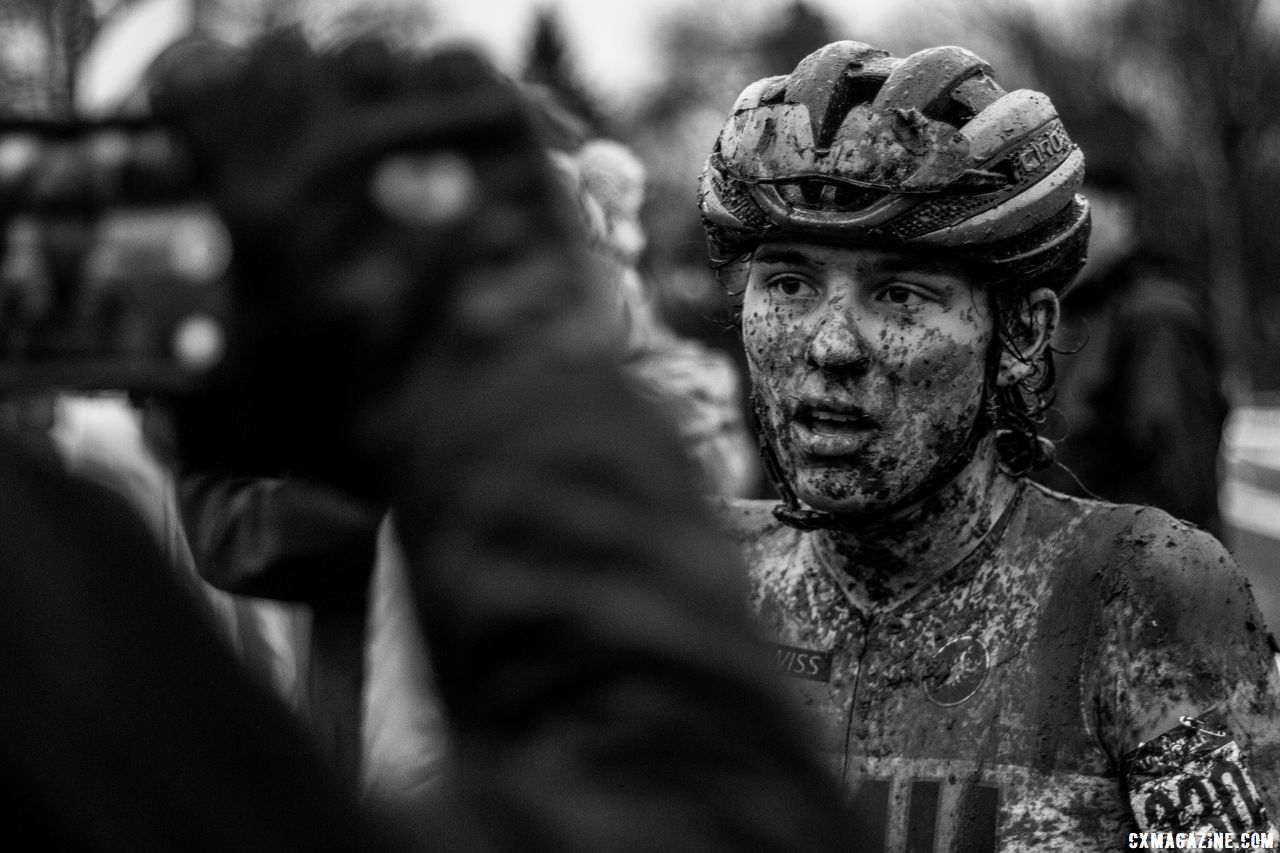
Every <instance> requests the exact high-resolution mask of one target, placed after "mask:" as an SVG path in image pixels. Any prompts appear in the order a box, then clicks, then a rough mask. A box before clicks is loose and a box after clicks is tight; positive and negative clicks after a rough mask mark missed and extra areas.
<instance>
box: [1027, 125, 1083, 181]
mask: <svg viewBox="0 0 1280 853" xmlns="http://www.w3.org/2000/svg"><path fill="white" fill-rule="evenodd" d="M1073 147H1074V146H1073V145H1072V142H1071V137H1069V136H1067V131H1066V128H1064V127H1063V126H1062V122H1060V121H1055V122H1053V123H1052V124H1050V125H1049V126H1048V128H1046V129H1045V131H1044V132H1043V133H1042V134H1040V135H1039V136H1037V137H1036V138H1034V139H1032V140H1031V141H1030V142H1028V143H1027V144H1026V146H1025V147H1024V148H1023V149H1022V150H1021V151H1019V152H1018V153H1017V154H1016V155H1015V156H1014V163H1015V165H1016V169H1017V179H1018V182H1019V183H1021V182H1022V181H1024V180H1026V179H1027V178H1028V177H1029V176H1031V175H1034V174H1037V173H1039V172H1040V171H1042V170H1043V169H1045V167H1046V166H1048V165H1050V164H1052V165H1055V166H1056V165H1057V164H1058V163H1059V162H1060V161H1061V160H1062V158H1063V157H1065V156H1066V155H1067V154H1069V153H1070V152H1071V149H1072V148H1073Z"/></svg>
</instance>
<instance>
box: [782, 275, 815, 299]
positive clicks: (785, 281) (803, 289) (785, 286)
mask: <svg viewBox="0 0 1280 853" xmlns="http://www.w3.org/2000/svg"><path fill="white" fill-rule="evenodd" d="M773 287H774V289H775V290H777V291H778V292H779V293H781V294H782V295H783V296H803V295H804V294H806V293H808V292H809V285H807V284H805V283H804V282H803V281H801V280H800V279H798V278H793V277H791V276H784V277H781V278H776V279H774V280H773Z"/></svg>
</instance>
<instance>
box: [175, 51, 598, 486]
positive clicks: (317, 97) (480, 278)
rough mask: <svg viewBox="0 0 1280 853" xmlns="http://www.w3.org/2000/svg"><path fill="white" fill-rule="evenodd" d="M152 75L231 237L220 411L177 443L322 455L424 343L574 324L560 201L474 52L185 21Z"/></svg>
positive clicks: (539, 153) (233, 451)
mask: <svg viewBox="0 0 1280 853" xmlns="http://www.w3.org/2000/svg"><path fill="white" fill-rule="evenodd" d="M153 78H154V81H153V87H152V103H153V108H154V112H155V114H156V115H157V116H158V117H159V118H160V119H161V120H163V121H167V122H168V123H170V124H171V125H172V126H173V127H174V128H175V129H177V130H178V132H179V133H180V134H181V135H182V136H183V137H184V138H185V140H186V142H187V145H188V147H189V149H190V152H191V157H192V166H193V169H194V172H195V175H196V178H197V180H198V181H200V182H201V183H202V184H203V185H204V186H205V187H206V188H207V191H208V193H209V195H210V197H211V198H212V200H213V202H214V204H215V205H216V207H217V209H218V211H219V213H220V214H221V216H222V218H223V220H224V221H225V223H226V226H227V228H228V230H229V232H230V234H231V237H232V242H233V245H234V247H235V248H234V262H233V264H234V266H233V273H234V280H235V282H236V292H235V297H236V298H235V301H236V306H237V311H238V316H237V317H236V319H235V322H234V329H233V337H232V340H231V345H230V349H229V352H228V359H227V361H226V363H225V365H224V369H223V374H224V375H223V383H222V384H223V386H224V391H223V396H222V398H221V399H220V400H219V401H218V403H217V404H216V405H215V406H213V407H212V408H215V409H219V408H220V409H223V410H224V411H223V412H218V411H209V410H208V409H209V407H208V406H205V407H204V408H205V410H204V411H201V412H199V414H198V416H197V417H196V418H195V419H196V420H198V421H201V422H202V423H204V424H205V426H204V427H200V428H197V429H196V430H195V432H196V433H197V434H198V437H197V439H196V441H195V442H194V445H193V446H192V447H190V448H188V450H187V453H188V455H190V454H191V453H193V452H194V453H196V454H199V453H201V452H202V451H204V450H212V449H216V454H215V455H217V456H218V457H219V461H220V462H225V458H226V457H227V456H228V455H230V456H240V457H242V458H244V459H246V460H253V459H257V460H258V461H264V462H269V464H270V465H272V466H274V465H279V464H289V465H291V466H293V467H295V468H299V467H301V468H308V467H312V466H314V465H317V464H318V465H324V464H328V461H329V460H332V459H333V458H334V456H335V450H336V449H338V448H342V447H346V446H348V445H349V444H350V443H351V441H352V437H353V436H354V435H355V434H356V433H357V432H360V430H361V427H359V426H358V423H359V422H361V421H363V422H365V423H366V424H367V423H369V422H370V420H371V419H370V418H369V417H367V415H368V406H369V405H370V403H371V401H373V400H374V399H375V398H378V397H379V396H382V397H383V398H386V397H387V396H392V397H393V396H394V395H395V393H396V391H395V389H396V387H397V385H398V384H400V383H402V382H403V381H404V379H405V376H406V372H407V371H409V370H411V369H417V367H414V365H419V366H420V361H421V356H422V355H423V353H424V352H425V351H426V350H428V349H434V351H437V352H441V353H445V354H446V356H445V357H446V358H450V359H454V360H467V359H473V358H475V357H478V355H479V354H480V353H482V352H483V351H484V350H485V349H486V348H492V347H502V346H510V345H512V344H513V342H515V341H518V340H520V339H522V338H525V337H527V336H529V335H546V334H548V333H549V334H550V337H552V338H556V337H558V338H559V340H560V341H561V342H562V343H566V344H567V343H569V342H574V345H581V343H582V341H581V334H580V332H581V328H582V326H581V324H573V325H574V326H575V328H574V329H573V330H572V331H569V330H568V327H567V326H566V323H565V320H566V318H569V317H572V316H574V315H575V314H576V311H575V308H574V306H575V305H580V304H585V303H587V302H588V300H589V293H590V289H589V288H587V287H586V286H585V285H584V276H583V273H582V265H581V263H580V261H579V258H578V254H577V252H578V250H577V243H578V241H576V240H575V239H574V234H573V231H572V228H573V226H574V223H573V220H572V219H571V218H570V217H569V215H568V214H567V213H565V212H564V210H565V208H564V205H563V203H562V202H561V199H560V197H559V188H558V186H557V184H556V183H555V182H554V181H553V180H552V178H551V176H550V174H549V166H548V163H547V159H546V156H545V154H544V149H543V146H542V144H541V143H540V141H539V140H538V138H537V136H536V134H535V131H534V128H533V125H532V122H531V120H530V117H529V115H528V113H527V107H526V105H525V102H524V101H523V99H522V97H521V96H520V95H519V93H518V91H517V90H516V88H515V87H514V85H512V84H511V83H510V82H509V81H508V80H506V79H504V78H502V77H501V76H500V75H499V74H498V73H497V72H496V71H495V70H493V69H492V68H491V67H490V66H489V65H488V64H487V63H486V62H485V61H484V60H482V59H481V58H479V57H478V56H477V55H476V54H474V53H472V52H470V51H466V50H450V51H446V52H441V53H438V54H435V55H432V56H430V57H427V58H420V57H408V56H404V55H400V54H397V53H395V52H394V51H393V50H392V49H391V48H389V47H387V46H386V45H385V44H384V43H381V42H376V41H362V42H357V43H354V44H351V45H349V46H347V47H345V48H343V49H341V50H339V51H336V52H330V53H317V52H315V51H313V50H312V49H311V48H310V47H308V46H307V45H306V44H305V42H303V41H302V40H301V39H300V38H297V37H291V36H287V35H286V36H274V37H270V38H267V39H264V40H263V41H261V42H259V43H258V44H256V45H255V46H254V47H253V48H252V49H251V50H249V51H247V52H240V51H235V50H232V49H230V48H226V47H221V46H218V45H212V44H210V43H208V42H199V41H191V42H186V43H181V44H179V45H176V46H175V47H173V48H171V49H170V51H169V52H168V53H167V54H165V55H164V56H162V57H161V58H160V59H159V60H158V61H157V63H156V66H155V69H154V73H153ZM556 329H559V330H560V332H556V331H554V330H556ZM385 414H386V413H385V412H383V413H380V414H379V417H378V418H375V419H372V420H375V421H379V422H381V421H385V420H387V418H386V417H385ZM228 415H230V420H229V421H228V420H227V416H228ZM187 420H188V426H187V427H186V428H185V429H184V433H185V434H188V435H190V434H191V433H192V428H191V424H190V421H191V420H192V419H191V418H188V419H187ZM235 436H239V437H240V438H239V439H238V445H237V446H236V447H228V446H227V442H228V440H231V439H232V438H233V437H235ZM384 438H385V437H384ZM374 440H375V441H377V439H374ZM361 441H362V442H364V443H365V444H367V443H368V439H367V438H364V439H361Z"/></svg>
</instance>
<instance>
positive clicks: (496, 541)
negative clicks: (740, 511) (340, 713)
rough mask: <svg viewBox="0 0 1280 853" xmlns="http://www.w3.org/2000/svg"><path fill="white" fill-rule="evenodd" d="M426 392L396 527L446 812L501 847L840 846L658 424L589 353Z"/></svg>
mask: <svg viewBox="0 0 1280 853" xmlns="http://www.w3.org/2000/svg"><path fill="white" fill-rule="evenodd" d="M435 377H436V379H435V380H434V381H430V382H429V383H428V384H427V385H424V386H423V393H424V397H426V398H429V399H433V400H448V401H449V405H448V406H447V408H445V407H440V406H436V407H432V408H431V412H432V414H430V415H425V416H424V417H423V418H422V420H421V421H420V422H419V424H418V427H417V429H418V431H419V432H418V435H419V436H420V440H419V441H418V442H417V444H418V449H417V451H416V452H415V453H413V454H412V459H411V462H410V463H409V464H406V465H404V466H402V468H401V473H402V477H403V479H402V480H401V481H400V486H399V488H398V489H397V495H398V499H397V501H396V510H397V513H398V519H399V521H400V529H401V533H402V538H403V539H404V542H405V546H406V550H407V553H408V556H409V559H410V562H411V564H412V571H413V584H414V588H415V594H416V598H417V601H418V605H419V607H420V609H421V612H422V615H423V625H424V628H425V631H426V633H427V637H428V646H429V648H430V649H431V651H432V654H433V657H434V662H435V667H436V677H437V683H438V685H439V688H440V691H441V695H442V700H443V703H444V705H445V708H446V712H447V713H448V715H449V718H450V720H451V722H452V725H453V734H454V737H455V740H454V747H455V750H454V757H455V759H456V761H455V763H454V764H453V766H452V768H451V775H450V776H449V779H448V781H447V782H446V784H445V785H444V786H443V787H444V788H445V790H446V791H447V800H448V802H447V803H446V804H445V805H444V807H443V811H441V812H437V813H436V815H437V817H440V816H442V815H445V816H448V819H447V823H448V825H449V826H450V827H452V831H453V832H461V831H462V829H461V828H466V829H467V831H469V832H471V833H474V834H475V835H474V836H473V837H472V838H470V839H469V841H470V842H474V843H475V844H476V846H477V847H481V848H484V849H495V850H557V851H574V850H582V851H586V850H666V849H682V850H817V849H836V845H839V849H850V848H849V846H848V845H850V844H851V843H853V839H854V838H855V837H856V836H853V835H851V834H849V833H848V832H846V830H845V825H844V818H843V814H844V812H843V808H842V805H841V803H840V800H839V797H838V795H837V794H836V792H835V786H834V784H833V783H832V781H831V780H829V779H828V778H827V776H826V773H825V771H824V770H823V769H822V767H821V765H820V764H819V762H818V760H817V759H816V757H815V755H814V754H813V753H812V752H811V750H810V749H809V747H808V745H807V744H806V743H805V742H804V740H803V738H802V734H801V733H802V728H801V726H800V725H799V724H798V723H797V721H796V719H795V717H794V715H793V713H792V709H791V707H790V706H789V705H787V704H785V702H784V701H783V700H782V699H781V698H780V697H781V693H780V691H779V690H778V689H777V685H775V684H774V683H773V682H772V681H771V680H770V679H771V677H772V676H771V674H770V673H769V671H767V670H766V668H765V667H764V666H763V658H762V657H761V656H760V655H759V653H758V651H757V650H756V648H755V646H754V645H753V640H752V636H753V634H752V630H751V628H750V626H749V620H748V615H747V612H746V605H745V601H746V594H745V587H744V584H745V571H744V569H743V567H742V566H741V565H739V563H738V562H737V558H736V557H735V556H734V555H733V554H732V553H731V551H730V548H729V545H728V543H727V541H724V540H722V539H721V538H720V537H719V536H718V535H717V534H716V533H715V532H714V529H715V528H714V524H713V522H712V521H711V519H710V516H709V514H708V510H707V508H706V507H705V506H704V504H703V502H702V501H701V499H700V498H698V497H697V496H696V493H695V490H694V489H693V488H692V483H693V473H692V472H691V471H690V470H689V465H688V463H687V462H686V461H684V457H683V455H682V453H681V450H680V447H679V444H678V442H677V441H676V439H675V437H674V436H673V435H672V434H670V433H669V432H668V430H667V427H665V426H664V425H663V423H662V422H661V420H660V418H659V417H658V416H657V415H656V414H654V413H653V412H650V411H649V410H648V409H647V408H646V407H645V406H643V405H642V404H640V403H639V402H638V401H637V400H636V399H634V398H633V397H632V396H631V395H630V394H629V393H628V392H627V391H626V390H625V389H624V388H623V386H622V383H621V382H620V381H619V379H618V376H617V374H616V372H615V371H614V370H613V368H612V367H611V366H610V365H609V364H607V363H603V361H602V360H600V359H599V358H597V359H596V360H592V359H576V360H575V359H556V358H553V357H546V356H541V357H540V356H538V355H536V354H533V353H529V352H524V353H519V352H514V351H513V352H511V353H509V354H508V356H507V357H501V358H498V359H496V360H495V361H493V362H491V363H489V364H488V365H487V366H486V367H484V368H483V369H476V368H475V367H474V366H472V367H471V368H470V369H467V368H466V366H464V365H462V364H451V365H441V366H438V370H437V372H436V373H435ZM428 389H429V390H428ZM436 413H439V416H436ZM421 482H429V483H432V484H433V488H432V489H429V490H425V489H420V488H415V486H414V484H415V483H421ZM491 810H492V811H493V812H496V813H500V814H502V815H503V816H504V818H503V820H501V821H494V820H486V819H484V818H483V815H484V814H486V813H488V812H489V811H491Z"/></svg>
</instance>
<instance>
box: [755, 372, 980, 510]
mask: <svg viewBox="0 0 1280 853" xmlns="http://www.w3.org/2000/svg"><path fill="white" fill-rule="evenodd" d="M990 400H991V395H990V392H989V390H988V389H987V386H986V385H985V384H984V385H983V389H982V403H981V405H979V406H978V416H977V417H976V418H974V420H973V424H972V425H971V426H970V427H969V434H968V435H967V436H966V437H965V440H964V443H963V444H961V445H960V447H959V448H958V449H957V450H956V452H955V453H953V454H952V455H951V458H950V459H948V460H947V462H946V463H945V464H943V465H939V466H938V467H937V468H935V469H934V470H933V473H931V474H930V475H929V476H928V477H926V478H925V479H924V481H923V482H922V483H920V485H918V486H916V487H915V488H914V489H912V490H911V491H910V492H908V493H907V494H906V495H904V496H903V497H902V498H900V499H898V500H897V501H894V502H893V503H892V504H890V505H889V506H888V507H886V508H884V509H881V510H876V511H875V512H874V513H868V514H864V515H858V516H850V515H846V514H843V513H835V512H827V511H825V510H820V509H810V508H809V507H806V506H804V505H803V504H801V503H800V498H799V497H798V496H797V495H796V491H795V489H794V488H793V487H792V485H791V482H790V481H789V480H788V479H787V477H786V472H785V471H783V469H782V463H781V462H780V461H779V460H778V453H777V451H776V450H775V449H774V445H775V443H776V442H777V435H776V434H775V432H774V430H773V427H771V426H770V425H769V422H768V419H767V418H766V417H765V416H764V413H763V412H762V411H761V410H760V401H759V399H758V398H757V397H756V395H755V393H754V392H752V394H751V415H752V418H753V419H754V421H755V428H756V441H757V443H758V444H759V446H760V460H761V462H762V464H763V465H764V471H765V476H767V477H768V478H769V482H770V483H771V484H772V485H773V487H774V488H775V489H777V491H778V495H779V496H780V497H781V498H782V502H781V503H779V504H778V505H777V506H775V507H774V508H773V517H774V518H776V519H778V521H781V522H782V523H783V524H785V525H787V526H788V527H794V528H796V529H797V530H834V531H838V532H845V533H849V532H857V531H859V530H861V529H862V528H864V527H865V526H866V524H867V522H868V521H874V520H875V519H878V518H884V517H886V516H889V515H892V514H893V513H895V512H897V511H898V510H900V509H902V508H904V507H907V506H910V505H911V504H913V503H916V502H918V501H921V500H923V499H924V498H926V497H928V496H929V495H931V494H933V493H934V492H936V491H937V490H938V489H940V488H942V487H943V486H944V485H946V484H947V483H949V482H950V481H951V480H952V479H954V478H955V476H956V475H957V474H959V473H960V472H961V471H962V470H963V469H964V467H965V466H966V465H968V464H969V463H970V462H971V461H972V460H973V455H974V453H976V452H977V450H978V444H979V442H981V441H982V439H983V438H984V437H985V436H986V434H987V433H988V432H989V431H990V429H991V427H992V426H993V424H994V420H993V418H992V416H991V414H990V413H989V412H988V408H989V406H988V402H989V401H990Z"/></svg>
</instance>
